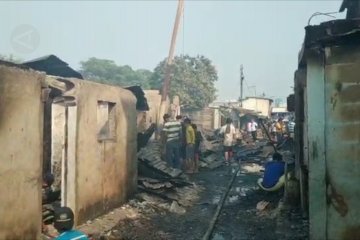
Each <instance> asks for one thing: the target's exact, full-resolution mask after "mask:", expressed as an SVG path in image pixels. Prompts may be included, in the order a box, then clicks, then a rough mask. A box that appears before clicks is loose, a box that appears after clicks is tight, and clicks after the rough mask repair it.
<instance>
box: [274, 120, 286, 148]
mask: <svg viewBox="0 0 360 240" xmlns="http://www.w3.org/2000/svg"><path fill="white" fill-rule="evenodd" d="M283 125H284V122H283V119H282V118H279V119H278V121H277V123H276V124H275V128H276V142H277V144H280V143H281V142H282V140H283V133H284V132H283V131H284V126H283Z"/></svg>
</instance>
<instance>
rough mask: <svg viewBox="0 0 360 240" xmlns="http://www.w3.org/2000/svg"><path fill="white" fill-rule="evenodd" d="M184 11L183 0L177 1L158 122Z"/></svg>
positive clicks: (160, 117) (163, 109)
mask: <svg viewBox="0 0 360 240" xmlns="http://www.w3.org/2000/svg"><path fill="white" fill-rule="evenodd" d="M183 11H184V0H179V1H178V8H177V12H176V18H175V23H174V29H173V33H172V37H171V44H170V50H169V56H168V58H167V60H166V65H165V76H164V82H163V85H162V91H161V104H160V110H159V121H158V123H160V122H161V121H162V116H163V115H164V114H165V113H166V100H167V96H168V93H169V87H170V80H171V79H170V77H171V72H170V70H171V67H170V66H171V64H172V63H173V59H174V52H175V45H176V38H177V33H178V29H179V25H180V20H181V16H182V14H183Z"/></svg>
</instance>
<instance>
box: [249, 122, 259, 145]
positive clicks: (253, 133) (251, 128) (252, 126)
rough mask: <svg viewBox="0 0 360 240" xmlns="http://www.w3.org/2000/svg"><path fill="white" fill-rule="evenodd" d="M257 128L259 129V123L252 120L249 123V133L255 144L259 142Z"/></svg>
mask: <svg viewBox="0 0 360 240" xmlns="http://www.w3.org/2000/svg"><path fill="white" fill-rule="evenodd" d="M257 127H258V124H257V122H255V119H254V118H252V119H251V121H250V122H249V123H248V131H249V132H250V133H251V136H252V139H253V141H254V142H255V141H256V140H257V134H256V131H257Z"/></svg>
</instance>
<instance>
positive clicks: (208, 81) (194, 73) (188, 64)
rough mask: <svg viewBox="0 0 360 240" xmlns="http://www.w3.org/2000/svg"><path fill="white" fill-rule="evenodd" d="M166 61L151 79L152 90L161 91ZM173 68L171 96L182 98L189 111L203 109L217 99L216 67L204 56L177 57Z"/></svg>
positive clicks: (158, 67) (155, 70) (160, 64)
mask: <svg viewBox="0 0 360 240" xmlns="http://www.w3.org/2000/svg"><path fill="white" fill-rule="evenodd" d="M165 63H166V59H165V60H163V61H162V62H160V63H159V64H158V66H157V67H156V68H155V69H154V73H153V74H152V76H151V78H150V86H151V88H152V89H161V86H162V82H163V80H164V73H165ZM170 67H171V82H170V90H169V95H170V97H173V96H175V95H178V96H179V97H180V101H181V105H183V106H184V108H187V109H201V108H204V107H206V106H207V105H208V104H209V103H211V102H213V101H214V100H215V99H216V88H215V85H214V84H215V82H216V81H217V79H218V76H217V72H216V69H215V67H214V66H213V65H212V63H211V61H210V60H209V59H208V58H206V57H204V56H197V57H190V56H188V55H185V56H177V57H175V59H174V62H173V64H172V65H171V66H170Z"/></svg>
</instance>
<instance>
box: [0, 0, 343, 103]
mask: <svg viewBox="0 0 360 240" xmlns="http://www.w3.org/2000/svg"><path fill="white" fill-rule="evenodd" d="M340 4H341V1H310V0H309V1H292V0H288V1H195V0H186V1H185V14H184V23H183V24H182V26H181V28H180V32H179V36H178V42H177V43H178V44H177V47H176V54H183V53H184V54H189V55H197V54H202V55H205V56H206V57H208V58H210V59H211V60H212V61H213V64H214V65H215V66H216V68H217V70H218V72H219V81H218V83H217V88H218V90H219V91H218V96H219V100H230V99H236V98H238V96H239V92H240V90H239V87H240V84H239V66H240V64H243V65H244V73H245V80H246V84H245V85H244V87H245V95H254V94H255V88H254V87H251V86H256V94H262V93H263V92H264V93H265V94H266V96H268V97H282V98H284V97H286V96H287V95H288V94H290V92H291V91H292V89H291V88H290V87H291V86H292V85H293V73H294V70H295V69H296V66H297V56H298V52H299V50H300V48H301V44H302V42H303V39H304V27H305V25H307V22H308V19H309V17H310V16H311V15H312V14H313V13H315V12H335V11H338V9H339V7H340ZM176 7H177V2H176V1H109V2H105V1H101V2H100V1H89V2H87V1H77V2H75V1H62V2H61V1H35V2H32V1H23V2H22V1H8V2H4V1H1V2H0V33H1V35H0V54H6V55H8V54H13V55H15V56H17V57H19V58H21V59H23V60H29V59H32V58H36V57H40V56H43V55H47V54H55V55H57V56H59V57H60V58H61V59H63V60H64V61H66V62H68V63H69V64H70V65H71V66H72V67H74V68H76V69H78V68H79V62H80V61H82V60H86V59H88V58H90V57H97V58H105V59H112V60H114V61H115V62H116V63H117V64H120V65H125V64H127V65H130V66H132V67H133V68H135V69H138V68H145V69H150V70H152V69H153V68H154V67H155V66H156V65H157V64H158V63H159V61H160V60H162V59H164V58H165V57H166V56H167V54H168V51H169V45H170V38H171V33H172V28H173V23H174V18H175V13H176ZM336 16H337V17H338V18H342V17H343V14H336ZM324 20H331V18H329V17H315V18H313V20H312V21H311V24H318V23H320V22H321V21H324ZM23 24H28V25H23ZM29 34H30V35H29ZM24 38H25V39H24ZM26 38H33V39H26ZM28 40H29V41H30V43H29V44H30V46H25V47H28V48H27V49H24V48H22V47H21V46H20V47H19V44H21V43H23V41H25V42H26V41H28ZM19 41H20V43H19ZM248 86H249V87H250V88H247V87H248Z"/></svg>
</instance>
